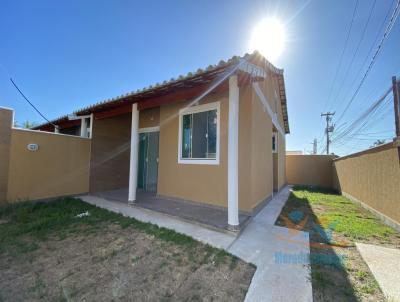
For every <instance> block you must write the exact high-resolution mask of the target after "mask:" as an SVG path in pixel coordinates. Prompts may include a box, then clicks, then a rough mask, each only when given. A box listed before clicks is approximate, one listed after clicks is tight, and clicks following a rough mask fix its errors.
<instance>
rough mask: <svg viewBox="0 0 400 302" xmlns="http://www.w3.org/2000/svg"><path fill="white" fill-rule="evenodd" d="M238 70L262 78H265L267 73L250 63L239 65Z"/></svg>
mask: <svg viewBox="0 0 400 302" xmlns="http://www.w3.org/2000/svg"><path fill="white" fill-rule="evenodd" d="M239 70H241V71H244V72H246V73H248V74H250V75H251V76H253V77H262V78H264V79H265V78H266V77H267V73H266V72H265V70H264V69H262V68H261V67H259V66H257V65H254V64H252V63H248V62H246V63H243V64H240V65H239Z"/></svg>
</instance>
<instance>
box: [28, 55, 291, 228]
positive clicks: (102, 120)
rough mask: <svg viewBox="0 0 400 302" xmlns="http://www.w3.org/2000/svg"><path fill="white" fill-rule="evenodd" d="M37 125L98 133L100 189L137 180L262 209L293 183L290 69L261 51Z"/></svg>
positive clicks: (143, 185)
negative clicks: (289, 173) (286, 75)
mask: <svg viewBox="0 0 400 302" xmlns="http://www.w3.org/2000/svg"><path fill="white" fill-rule="evenodd" d="M52 123H53V124H54V125H57V127H56V129H55V127H54V125H52V124H51V123H47V124H43V125H40V126H37V127H35V128H34V129H36V130H42V131H51V132H54V131H55V132H60V133H64V134H72V135H81V136H85V137H90V138H91V162H90V176H89V177H90V181H89V182H90V185H89V190H90V192H92V193H96V192H101V191H109V190H115V189H120V188H128V189H129V201H131V202H133V201H135V200H136V191H137V189H140V190H144V191H148V192H154V193H156V194H158V195H160V196H167V197H172V198H177V199H183V200H187V201H193V202H197V203H204V204H209V205H214V206H218V207H223V208H227V210H228V224H229V226H230V227H231V228H236V227H237V226H238V224H239V220H238V215H239V211H242V212H246V213H253V212H254V211H257V210H259V209H260V208H261V206H262V205H264V204H265V203H266V202H267V201H268V200H269V198H271V196H272V195H273V192H274V191H278V190H279V189H280V188H281V187H282V186H283V185H284V184H285V183H286V176H285V153H286V151H285V134H287V133H289V124H288V116H287V108H286V96H285V85H284V79H283V71H282V70H280V69H278V68H276V67H274V66H273V65H272V64H271V63H269V62H268V61H267V60H266V59H264V58H263V57H262V56H261V55H260V54H258V53H257V52H255V53H253V54H251V55H249V54H246V55H245V56H244V57H233V58H231V59H230V60H228V61H227V62H224V61H221V62H220V63H219V64H218V65H211V66H209V67H208V68H207V69H205V70H201V69H199V70H198V71H197V72H194V73H188V74H187V75H186V76H180V77H179V78H178V79H171V80H170V81H165V82H163V83H162V84H156V85H154V86H149V87H147V88H145V89H142V90H138V91H135V92H132V93H128V94H126V95H122V96H119V97H116V98H113V99H111V100H106V101H104V102H101V103H98V104H95V105H93V106H89V107H87V108H84V109H81V110H79V111H76V112H75V113H74V115H70V116H64V117H61V118H59V119H56V120H54V121H52Z"/></svg>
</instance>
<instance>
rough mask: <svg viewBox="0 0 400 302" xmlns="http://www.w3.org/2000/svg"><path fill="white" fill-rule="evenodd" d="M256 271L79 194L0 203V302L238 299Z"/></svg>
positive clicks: (227, 256)
mask: <svg viewBox="0 0 400 302" xmlns="http://www.w3.org/2000/svg"><path fill="white" fill-rule="evenodd" d="M86 211H88V212H89V214H90V215H89V216H86V217H81V218H78V217H76V215H77V214H80V213H83V212H86ZM254 271H255V267H254V266H253V265H251V264H248V263H245V262H243V261H241V260H240V259H238V258H236V257H234V256H232V255H230V254H228V253H226V252H225V251H223V250H219V249H216V248H212V247H210V246H208V245H205V244H202V243H200V242H198V241H195V240H194V239H192V238H190V237H188V236H185V235H181V234H178V233H176V232H174V231H171V230H168V229H165V228H159V227H157V226H155V225H152V224H148V223H142V222H139V221H137V220H135V219H131V218H126V217H123V216H121V215H118V214H115V213H112V212H109V211H107V210H104V209H100V208H97V207H95V206H92V205H89V204H87V203H84V202H82V201H81V200H79V199H73V198H64V199H60V200H57V201H53V202H48V203H44V202H38V203H28V202H26V203H20V204H13V205H5V206H2V207H0V301H70V300H73V301H76V300H83V301H121V300H122V301H126V300H129V301H243V299H244V297H245V295H246V292H247V289H248V286H249V284H250V281H251V278H252V276H253V274H254Z"/></svg>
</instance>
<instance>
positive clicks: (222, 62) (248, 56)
mask: <svg viewBox="0 0 400 302" xmlns="http://www.w3.org/2000/svg"><path fill="white" fill-rule="evenodd" d="M257 57H258V58H260V59H262V60H263V61H264V62H265V63H266V65H267V66H266V67H267V68H269V69H270V70H271V71H273V72H275V73H277V74H282V73H283V70H282V69H279V68H277V67H276V66H274V65H273V64H272V63H271V62H269V61H268V60H267V59H266V58H265V57H264V56H263V55H262V54H260V52H259V51H257V50H255V51H253V52H252V53H248V52H246V53H245V54H244V55H243V56H238V55H234V56H232V57H230V58H229V59H226V60H223V59H221V60H220V61H219V62H218V63H217V64H210V65H208V66H207V67H205V68H198V69H197V70H196V71H195V72H193V71H189V72H187V73H186V74H180V75H178V76H177V77H171V78H170V79H169V80H164V81H163V82H162V83H160V82H156V83H154V84H150V85H148V86H145V87H143V88H138V89H136V90H132V91H130V92H126V93H123V94H120V95H118V96H115V97H112V98H107V99H103V100H100V101H98V102H96V103H92V104H91V105H87V106H85V107H82V108H80V109H77V110H75V111H73V112H72V113H73V114H80V113H82V112H84V111H87V110H90V109H92V108H94V107H97V106H100V105H104V104H107V103H111V102H115V101H118V100H122V99H124V98H128V97H132V96H135V95H139V94H143V93H146V92H150V91H152V90H154V89H160V88H162V87H164V86H167V85H171V84H176V83H179V82H180V81H185V80H190V79H193V78H196V76H200V75H202V74H204V73H207V72H212V71H215V70H218V69H222V68H225V67H227V66H229V65H231V64H233V63H238V62H239V61H240V60H241V59H245V60H249V59H250V60H251V59H253V58H254V59H256V58H257ZM67 117H68V115H63V116H60V117H58V118H55V119H52V120H50V122H51V123H55V122H57V121H60V120H62V119H65V118H67ZM47 124H49V123H48V122H46V123H43V124H40V125H38V126H36V127H34V128H40V127H43V126H45V125H47Z"/></svg>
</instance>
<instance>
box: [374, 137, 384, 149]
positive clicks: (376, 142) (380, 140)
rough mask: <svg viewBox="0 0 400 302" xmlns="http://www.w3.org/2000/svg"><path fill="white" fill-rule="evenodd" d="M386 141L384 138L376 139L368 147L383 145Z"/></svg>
mask: <svg viewBox="0 0 400 302" xmlns="http://www.w3.org/2000/svg"><path fill="white" fill-rule="evenodd" d="M385 142H386V141H385V140H384V139H377V140H376V141H375V142H374V144H373V145H372V146H370V148H374V147H378V146H380V145H383V144H384V143H385Z"/></svg>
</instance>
